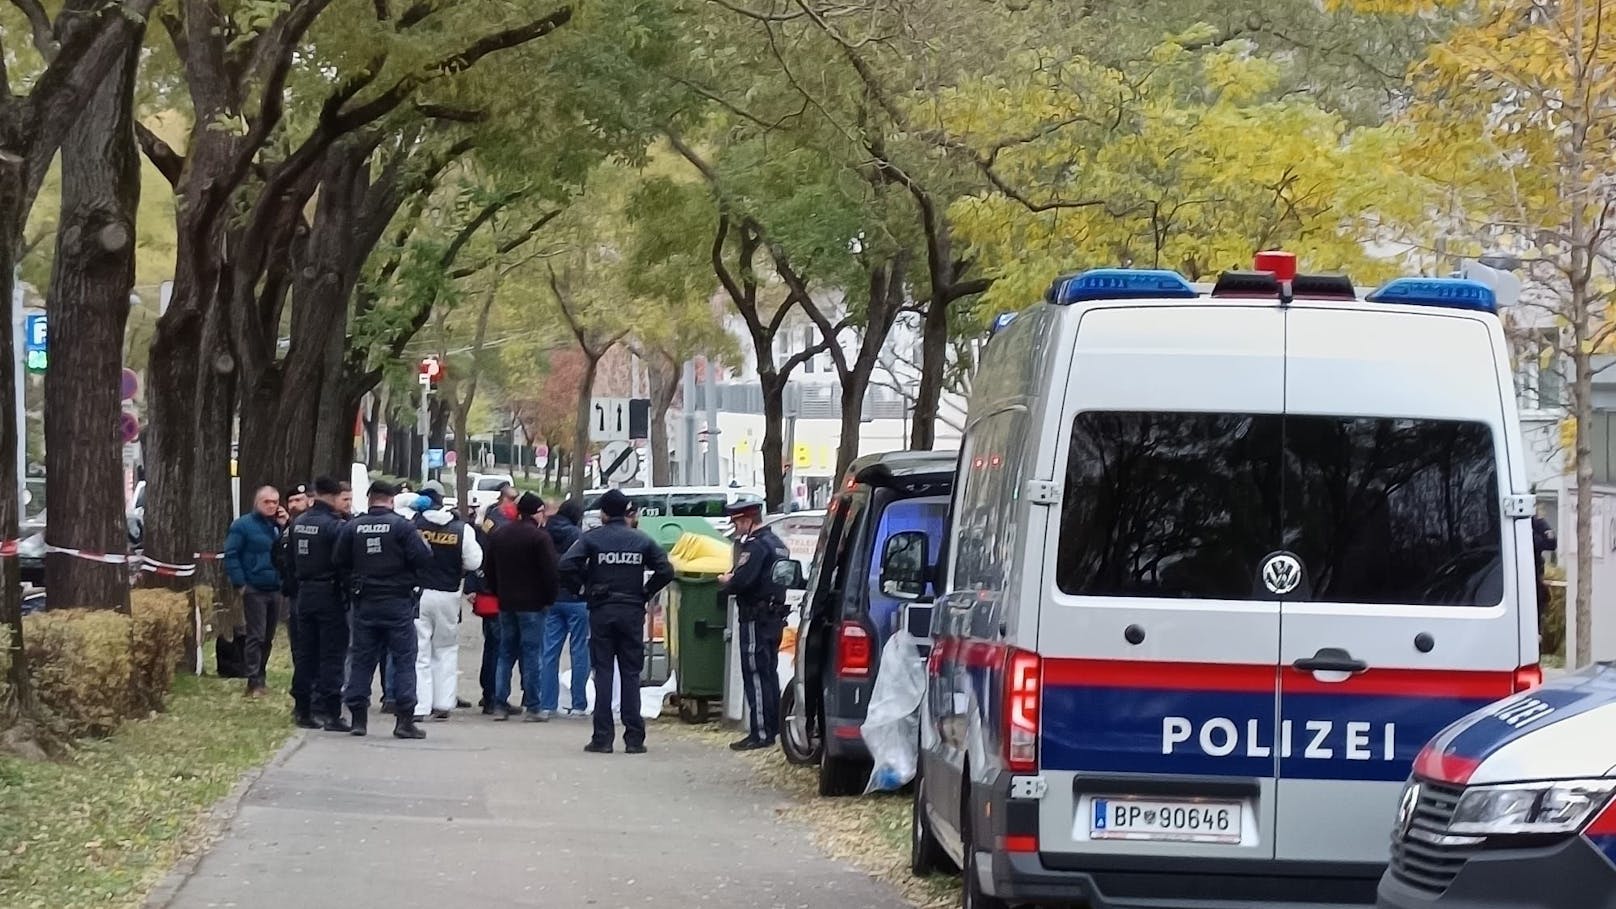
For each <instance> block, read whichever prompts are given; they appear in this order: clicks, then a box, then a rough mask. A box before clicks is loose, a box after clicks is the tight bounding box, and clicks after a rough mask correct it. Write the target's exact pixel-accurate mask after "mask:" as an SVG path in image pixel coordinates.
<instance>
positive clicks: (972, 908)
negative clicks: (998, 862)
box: [960, 818, 1010, 909]
mask: <svg viewBox="0 0 1616 909" xmlns="http://www.w3.org/2000/svg"><path fill="white" fill-rule="evenodd" d="M960 826H961V828H963V829H962V830H961V833H962V834H963V836H961V837H960V839H961V840H962V841H963V842H964V843H965V869H964V873H963V874H962V875H961V877H963V878H964V880H962V881H961V882H960V883H961V884H962V885H963V886H961V887H960V907H961V909H1010V904H1009V903H1007V902H1005V901H1004V900H1001V899H999V898H998V897H996V896H989V895H988V894H986V893H984V892H982V877H981V875H980V874H979V873H978V868H979V866H978V864H977V857H976V856H977V851H976V841H975V840H974V839H973V838H972V836H971V822H970V820H969V819H968V818H962V820H961V824H960Z"/></svg>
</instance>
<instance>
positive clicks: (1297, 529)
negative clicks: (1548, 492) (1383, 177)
mask: <svg viewBox="0 0 1616 909" xmlns="http://www.w3.org/2000/svg"><path fill="white" fill-rule="evenodd" d="M1494 306H1495V302H1494V298H1493V294H1492V292H1491V290H1490V289H1488V288H1487V287H1486V286H1485V285H1482V284H1479V283H1475V282H1471V281H1465V280H1458V279H1422V278H1413V279H1401V280H1397V281H1393V282H1391V283H1389V284H1387V285H1385V286H1384V287H1382V288H1380V289H1379V290H1376V291H1374V292H1372V293H1370V294H1368V295H1367V296H1366V297H1364V298H1363V299H1360V298H1359V295H1358V291H1357V290H1356V289H1355V288H1354V286H1353V285H1352V283H1351V282H1350V281H1348V280H1347V279H1345V278H1336V277H1325V276H1307V275H1300V276H1299V275H1297V274H1296V273H1295V259H1294V257H1291V256H1287V255H1285V254H1265V255H1264V256H1262V257H1260V261H1259V268H1258V270H1257V271H1252V272H1238V273H1231V274H1227V275H1224V276H1223V277H1221V278H1220V279H1219V280H1218V282H1217V284H1216V285H1215V286H1214V287H1212V288H1211V289H1210V292H1209V293H1202V292H1201V291H1200V290H1199V289H1198V288H1197V287H1195V286H1193V285H1191V284H1189V283H1188V282H1187V281H1186V280H1185V279H1184V278H1183V277H1181V276H1179V275H1178V274H1175V273H1172V272H1162V271H1138V270H1125V269H1103V270H1096V271H1090V272H1086V273H1083V274H1081V275H1075V276H1071V277H1068V278H1065V279H1062V280H1060V281H1058V282H1056V284H1055V285H1054V286H1053V287H1052V288H1051V289H1050V292H1049V294H1048V295H1047V296H1046V301H1045V302H1044V304H1042V305H1039V306H1036V307H1034V308H1032V309H1029V310H1026V311H1024V312H1022V313H1020V314H1019V315H1018V316H1017V317H1016V318H1015V319H1014V320H1013V321H1010V322H1009V324H1008V325H1007V326H1005V327H1004V328H1003V330H1002V331H1001V332H1000V333H999V334H997V335H996V336H995V337H994V338H993V339H992V340H991V341H990V342H989V343H988V345H987V346H986V349H985V351H984V355H983V358H982V363H981V367H980V370H979V372H978V374H977V376H976V378H975V380H974V386H973V391H972V395H971V400H970V409H969V416H968V425H967V428H966V432H965V438H964V445H963V450H962V451H961V454H960V462H959V463H960V469H959V477H958V482H957V484H956V487H955V491H954V495H953V501H952V505H951V511H950V517H949V522H950V524H949V532H948V534H947V536H946V538H945V541H946V542H945V545H946V547H947V552H946V553H945V556H944V560H943V563H942V565H941V566H940V569H939V570H940V572H941V573H942V575H943V576H942V577H941V578H940V579H939V584H940V589H941V590H942V591H943V596H941V597H940V598H939V599H938V601H937V604H936V608H935V610H934V613H933V625H932V635H933V639H934V640H933V647H932V650H931V654H930V658H929V663H928V691H927V695H926V698H925V701H924V704H923V706H922V711H923V717H922V723H921V727H922V728H921V739H922V741H921V760H920V764H921V767H920V781H919V784H918V785H917V786H916V787H915V805H914V825H913V827H914V838H913V847H914V854H913V859H914V861H913V864H914V867H915V870H916V871H917V872H927V871H931V870H935V869H939V868H946V867H949V866H953V867H962V868H963V869H964V885H965V886H964V892H965V904H966V905H968V906H997V905H1005V904H1007V903H1027V902H1033V903H1037V902H1055V903H1067V904H1071V903H1077V904H1086V905H1090V906H1094V907H1146V906H1150V907H1161V906H1173V907H1178V909H1194V907H1206V909H1210V907H1224V909H1234V907H1242V909H1244V907H1248V906H1254V905H1285V906H1312V907H1322V906H1334V905H1369V904H1373V902H1374V900H1375V884H1376V881H1377V880H1378V878H1379V877H1380V875H1381V873H1382V871H1383V870H1384V869H1385V867H1386V862H1387V852H1388V849H1387V838H1386V830H1387V823H1388V818H1390V817H1391V815H1392V813H1393V811H1394V809H1395V807H1396V805H1397V801H1398V796H1399V792H1400V791H1401V787H1402V785H1403V782H1404V781H1405V779H1406V778H1407V777H1408V774H1409V770H1410V767H1411V764H1412V762H1413V759H1414V756H1415V754H1416V753H1417V752H1418V751H1419V749H1420V747H1421V746H1422V745H1423V744H1424V743H1425V742H1426V741H1427V740H1428V739H1430V738H1431V737H1432V736H1433V735H1434V734H1435V733H1436V732H1438V731H1439V730H1441V729H1442V728H1443V727H1444V726H1446V725H1447V724H1449V723H1450V722H1452V721H1453V720H1454V719H1456V718H1458V717H1460V716H1463V715H1464V714H1466V713H1469V712H1470V711H1472V710H1474V709H1476V708H1478V707H1480V706H1482V705H1485V704H1487V703H1489V702H1491V701H1493V700H1496V699H1498V698H1500V697H1504V696H1507V695H1509V694H1511V693H1512V692H1514V691H1517V690H1521V689H1523V688H1525V687H1529V686H1531V685H1533V684H1535V683H1536V682H1538V681H1539V680H1540V673H1539V672H1538V670H1537V668H1536V663H1537V630H1536V614H1535V611H1534V610H1533V609H1532V608H1529V607H1528V608H1522V604H1532V603H1534V602H1535V600H1534V592H1533V584H1534V575H1533V563H1532V543H1531V530H1530V522H1529V518H1530V516H1531V514H1532V504H1533V503H1532V498H1531V496H1530V495H1529V494H1528V483H1527V477H1526V472H1525V466H1526V456H1525V453H1524V450H1523V447H1522V443H1521V436H1520V431H1519V426H1518V418H1517V414H1516V407H1515V396H1514V391H1513V387H1512V383H1511V378H1510V361H1509V353H1508V350H1507V348H1506V345H1505V339H1504V334H1503V330H1502V328H1501V326H1500V323H1499V320H1498V318H1497V316H1496V315H1495V314H1494Z"/></svg>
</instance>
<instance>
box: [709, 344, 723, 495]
mask: <svg viewBox="0 0 1616 909" xmlns="http://www.w3.org/2000/svg"><path fill="white" fill-rule="evenodd" d="M706 363H707V485H709V486H718V485H720V484H721V483H722V482H723V480H722V479H721V478H720V476H719V473H720V471H719V469H718V466H719V465H718V460H719V457H718V455H719V452H720V451H721V450H722V449H720V448H719V447H718V369H717V368H716V367H715V365H714V364H713V361H712V360H711V359H710V358H709V359H708V360H707V361H706Z"/></svg>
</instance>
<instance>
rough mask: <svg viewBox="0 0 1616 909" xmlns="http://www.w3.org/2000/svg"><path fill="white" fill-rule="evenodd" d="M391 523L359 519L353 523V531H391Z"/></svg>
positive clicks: (372, 532)
mask: <svg viewBox="0 0 1616 909" xmlns="http://www.w3.org/2000/svg"><path fill="white" fill-rule="evenodd" d="M392 532H393V525H392V524H389V523H388V522H386V521H359V522H358V523H356V524H354V533H371V534H374V533H392Z"/></svg>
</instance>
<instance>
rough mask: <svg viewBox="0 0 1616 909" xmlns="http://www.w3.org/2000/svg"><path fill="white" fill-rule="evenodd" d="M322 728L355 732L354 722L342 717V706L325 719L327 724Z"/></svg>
mask: <svg viewBox="0 0 1616 909" xmlns="http://www.w3.org/2000/svg"><path fill="white" fill-rule="evenodd" d="M320 728H321V729H324V730H325V731H326V732H353V724H352V723H349V722H348V721H347V720H345V719H343V718H342V710H341V708H338V709H337V711H336V712H335V713H333V714H331V716H330V718H328V719H327V720H326V721H325V725H323V726H321V727H320Z"/></svg>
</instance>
